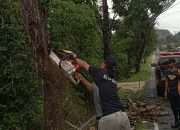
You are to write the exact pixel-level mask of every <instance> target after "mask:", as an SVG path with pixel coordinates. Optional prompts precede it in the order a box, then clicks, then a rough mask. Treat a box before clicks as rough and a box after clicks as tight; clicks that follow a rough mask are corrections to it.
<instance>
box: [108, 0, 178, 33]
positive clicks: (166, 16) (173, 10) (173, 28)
mask: <svg viewBox="0 0 180 130" xmlns="http://www.w3.org/2000/svg"><path fill="white" fill-rule="evenodd" d="M108 5H109V8H110V9H111V8H112V0H108ZM112 16H113V13H112V10H110V17H112ZM155 28H158V29H168V30H169V31H170V32H171V33H173V34H176V33H177V32H180V0H176V1H175V2H174V3H173V4H172V5H171V7H169V9H168V10H167V11H165V12H164V13H162V14H161V15H160V16H159V17H158V18H157V20H156V25H155Z"/></svg>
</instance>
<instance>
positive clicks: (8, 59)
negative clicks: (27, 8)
mask: <svg viewBox="0 0 180 130" xmlns="http://www.w3.org/2000/svg"><path fill="white" fill-rule="evenodd" d="M1 3H2V4H1V5H0V17H1V18H2V20H3V22H2V24H1V25H0V55H1V58H0V63H1V66H0V71H1V74H0V122H1V123H0V130H12V129H21V130H29V129H32V128H33V129H34V130H35V129H37V130H39V129H40V113H41V110H42V108H41V104H42V103H41V101H42V99H41V97H40V95H39V93H38V90H39V88H38V85H39V83H38V80H37V78H36V77H37V76H35V74H34V72H33V69H32V67H33V64H32V56H31V54H30V50H29V49H27V45H26V44H25V40H24V39H25V38H24V34H23V31H22V26H21V25H20V24H19V19H18V17H19V11H18V10H17V9H18V7H19V5H18V4H17V2H15V1H12V0H9V1H3V2H1Z"/></svg>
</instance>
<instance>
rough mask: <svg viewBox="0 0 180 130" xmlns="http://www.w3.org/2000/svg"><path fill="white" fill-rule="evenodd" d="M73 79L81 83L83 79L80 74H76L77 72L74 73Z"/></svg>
mask: <svg viewBox="0 0 180 130" xmlns="http://www.w3.org/2000/svg"><path fill="white" fill-rule="evenodd" d="M75 78H76V79H77V80H79V81H81V80H83V79H84V77H83V76H82V74H80V73H78V72H76V73H75Z"/></svg>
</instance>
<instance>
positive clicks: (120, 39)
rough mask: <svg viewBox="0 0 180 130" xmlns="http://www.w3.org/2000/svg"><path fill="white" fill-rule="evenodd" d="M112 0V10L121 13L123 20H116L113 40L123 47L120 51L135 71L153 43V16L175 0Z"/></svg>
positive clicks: (150, 50)
mask: <svg viewBox="0 0 180 130" xmlns="http://www.w3.org/2000/svg"><path fill="white" fill-rule="evenodd" d="M113 2H114V5H113V9H114V11H115V13H117V14H118V15H119V16H121V17H123V20H122V19H121V20H119V19H118V20H117V22H115V23H116V25H115V34H114V37H115V40H114V44H119V45H121V46H123V47H124V48H125V50H124V51H123V53H124V54H126V57H127V59H125V62H126V61H128V62H127V63H128V66H129V71H133V72H134V71H135V72H138V71H140V65H141V62H142V60H143V59H146V58H147V57H148V56H149V55H150V54H151V53H152V51H153V50H154V49H155V47H156V35H155V31H154V24H155V20H156V18H157V16H158V15H159V14H160V13H161V12H163V10H164V9H166V8H167V7H168V6H169V5H171V4H172V2H174V0H170V1H169V0H150V1H147V0H132V1H129V0H124V1H120V0H113ZM116 48H117V47H116ZM119 48H120V47H118V49H119ZM125 70H126V69H125ZM125 70H124V71H125ZM126 72H128V70H127V71H126Z"/></svg>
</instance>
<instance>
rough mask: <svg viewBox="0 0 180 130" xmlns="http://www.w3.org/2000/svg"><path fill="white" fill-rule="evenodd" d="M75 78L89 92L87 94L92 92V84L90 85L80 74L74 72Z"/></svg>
mask: <svg viewBox="0 0 180 130" xmlns="http://www.w3.org/2000/svg"><path fill="white" fill-rule="evenodd" d="M75 78H76V79H77V80H79V81H80V82H81V83H82V84H83V85H84V86H85V87H86V89H87V90H88V91H89V92H92V91H93V88H94V86H93V84H92V83H90V82H89V81H88V80H87V79H86V78H84V77H83V76H82V75H81V74H80V73H78V72H76V73H75Z"/></svg>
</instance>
